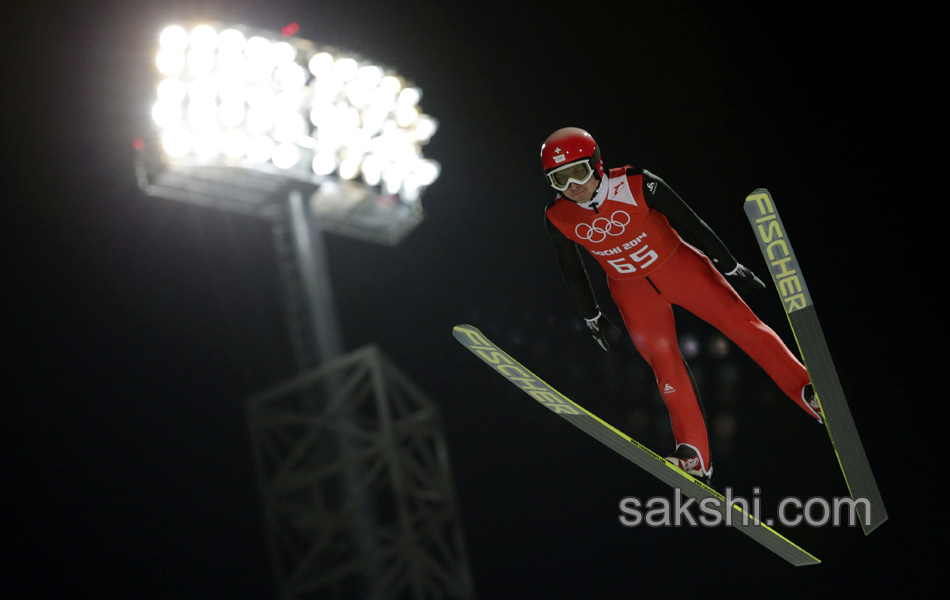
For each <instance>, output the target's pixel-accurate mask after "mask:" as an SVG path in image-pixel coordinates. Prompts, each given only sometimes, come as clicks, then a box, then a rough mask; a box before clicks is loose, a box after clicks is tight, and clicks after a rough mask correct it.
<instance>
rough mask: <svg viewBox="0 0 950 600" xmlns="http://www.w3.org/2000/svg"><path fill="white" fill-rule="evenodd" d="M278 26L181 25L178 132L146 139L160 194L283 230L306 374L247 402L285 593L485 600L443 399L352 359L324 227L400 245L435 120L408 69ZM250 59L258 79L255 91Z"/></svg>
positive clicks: (287, 287)
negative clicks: (469, 547) (461, 506)
mask: <svg viewBox="0 0 950 600" xmlns="http://www.w3.org/2000/svg"><path fill="white" fill-rule="evenodd" d="M268 36H269V34H267V32H260V31H250V30H248V29H246V28H242V27H230V28H226V29H223V30H216V29H215V28H214V27H210V26H208V25H198V26H195V27H194V28H193V29H192V30H191V32H190V33H189V32H187V31H186V30H185V29H184V28H182V27H178V26H173V27H170V28H168V29H166V30H165V31H164V32H163V33H162V36H161V50H160V51H159V53H158V59H157V64H158V66H159V69H160V70H161V71H162V73H163V75H164V76H165V79H164V80H163V81H162V83H161V84H160V85H159V86H158V96H159V99H158V102H157V103H156V105H155V108H154V109H153V116H154V117H155V119H156V122H157V123H158V124H159V125H160V129H162V131H161V132H160V134H159V135H158V136H156V137H149V138H148V139H145V138H143V139H139V140H137V141H136V143H135V146H136V149H137V150H138V154H137V160H136V173H137V177H138V183H139V187H140V188H141V189H142V190H143V191H144V192H145V193H146V194H147V195H149V196H154V197H160V198H167V199H173V200H178V201H182V202H188V203H191V204H199V205H202V206H207V207H210V208H213V209H218V210H224V211H229V212H237V213H241V214H245V215H250V216H253V217H256V218H260V219H261V220H263V221H265V222H266V223H268V224H269V225H270V227H271V231H272V234H273V241H274V250H275V256H276V259H277V263H278V268H279V270H280V275H281V284H282V286H283V292H284V299H285V301H286V307H287V316H288V326H289V333H290V342H291V345H292V347H293V351H294V357H295V360H296V365H295V367H296V368H295V371H296V375H295V376H293V377H291V378H290V379H288V380H287V381H284V382H280V383H278V384H276V385H274V386H273V387H271V388H270V389H266V390H262V391H259V392H256V393H254V394H252V395H250V396H249V397H248V398H247V400H246V413H247V422H248V427H249V430H250V435H251V440H252V448H253V452H254V462H255V464H256V467H257V473H258V477H259V485H260V491H261V496H262V503H263V508H264V517H265V523H266V525H267V532H266V535H267V541H268V545H269V548H270V554H271V559H272V565H273V571H274V575H275V578H276V582H277V587H278V590H279V593H280V597H281V599H282V600H305V599H307V600H309V599H314V600H317V599H319V600H324V599H326V600H349V599H351V598H352V599H360V600H364V599H366V600H371V599H387V600H400V599H403V598H405V599H407V600H408V599H412V600H422V599H430V598H431V599H436V598H438V599H459V600H463V599H465V600H467V599H472V598H474V586H473V583H472V577H471V573H470V569H469V566H468V560H467V556H466V552H465V546H464V543H463V536H462V529H461V524H460V519H459V515H458V510H457V504H456V498H455V493H454V488H453V484H452V477H451V471H450V468H449V461H448V455H447V452H446V444H445V440H444V437H443V433H442V423H441V417H440V414H439V410H438V407H437V405H436V404H435V403H434V402H432V401H431V400H430V399H428V398H426V396H425V395H424V394H423V393H422V392H421V391H420V389H419V388H418V387H416V386H415V385H414V384H413V383H412V382H411V381H410V380H409V379H408V378H407V377H406V376H405V375H403V374H402V373H401V372H400V371H399V370H398V369H397V368H396V367H395V366H394V365H393V364H392V363H391V362H389V361H388V360H387V359H386V358H385V357H384V356H383V355H382V353H381V352H380V350H379V349H378V348H376V347H375V346H368V347H365V348H362V349H359V350H356V351H354V352H351V353H349V354H344V352H343V347H344V346H343V342H342V339H341V337H342V336H341V334H340V328H339V324H338V321H337V317H336V314H335V310H334V302H333V293H332V290H331V286H330V278H329V272H328V268H327V257H326V251H325V247H324V243H323V238H322V235H323V232H324V231H331V232H334V233H338V234H341V235H347V236H351V237H357V238H361V239H365V240H370V241H374V242H378V243H381V244H385V245H395V244H397V243H399V241H400V240H401V239H402V238H403V237H404V236H405V235H407V234H408V233H409V232H410V231H411V230H412V229H413V228H414V227H415V226H416V225H418V224H419V222H420V221H421V219H422V209H421V205H420V203H419V194H420V193H421V190H422V189H424V188H425V187H426V186H427V185H429V184H430V183H431V182H432V181H433V180H434V178H435V177H437V173H438V166H437V163H434V161H430V160H427V159H423V158H422V157H421V152H420V151H419V148H418V147H419V146H421V144H423V143H425V141H427V140H428V136H430V135H431V134H432V132H433V131H434V120H433V119H431V117H428V116H426V115H423V114H421V113H420V112H419V110H418V107H417V105H416V103H417V102H418V98H419V94H420V92H419V91H418V89H417V88H413V87H411V86H408V85H407V84H406V83H405V81H404V80H402V79H401V78H399V77H398V76H396V75H395V74H392V73H389V74H387V72H386V71H385V70H383V69H382V68H380V67H376V66H374V65H369V64H366V63H364V62H362V59H360V60H357V59H355V58H352V57H348V56H345V55H341V54H340V53H339V52H338V51H335V50H333V49H324V48H316V47H315V46H314V45H313V44H312V43H310V42H306V41H305V40H299V39H296V38H291V39H289V40H288V39H280V38H279V37H274V36H270V37H268ZM268 61H270V62H268ZM234 65H246V67H247V68H248V71H247V73H246V76H245V75H242V76H241V77H244V78H245V79H246V80H252V79H253V80H254V81H255V82H256V83H255V84H254V86H253V89H251V90H250V91H245V92H246V94H247V95H246V98H244V97H242V96H241V94H244V93H245V92H240V91H239V93H238V92H235V89H238V88H240V86H241V85H244V84H242V83H241V81H240V80H241V77H238V78H237V79H233V77H234V76H235V75H236V74H237V73H236V72H235V70H234ZM361 65H362V66H361ZM215 69H219V70H220V69H223V70H220V72H216V71H215ZM222 82H230V83H227V85H225V83H222ZM214 85H221V86H222V87H221V88H220V89H219V90H217V91H214V90H213V89H212V88H213V86H214ZM268 86H273V89H270V90H269V91H268ZM301 86H302V87H301ZM373 86H377V87H375V88H374V87H373ZM209 90H210V91H209ZM211 92H214V93H211ZM235 94H237V99H238V102H237V105H235V103H234V102H235V100H234V96H235ZM368 99H372V102H369V100H368ZM387 99H388V100H387ZM290 100H292V101H293V102H296V103H297V104H293V105H292V106H290V105H288V104H287V103H288V101H290ZM214 102H220V104H219V105H218V106H217V109H215V108H214ZM242 102H243V104H242ZM362 102H368V103H367V104H360V103H362ZM176 103H177V104H176ZM276 108H280V109H281V110H283V111H285V112H283V113H280V114H278V113H273V112H268V111H272V110H274V109H276ZM215 111H217V112H215ZM242 111H243V112H242ZM216 115H218V116H216ZM218 117H220V118H221V120H222V123H224V122H225V121H227V123H226V125H227V127H228V128H229V129H227V131H219V130H218V127H219V125H216V124H215V120H216V119H217V118H218ZM354 119H355V120H354ZM308 120H309V121H312V125H307V121H308ZM209 123H210V125H209ZM262 123H263V124H264V125H262ZM341 124H349V126H351V127H353V128H354V129H351V130H349V132H348V133H347V132H344V131H342V130H341V129H340V125H341ZM271 126H272V127H273V128H272V129H267V128H268V127H271ZM288 128H289V129H288ZM288 132H290V133H288ZM235 140H238V141H240V140H243V142H241V143H240V144H235V143H234V141H235ZM242 144H243V145H242ZM311 165H312V170H308V169H309V167H310V166H311ZM387 165H388V166H387ZM358 172H361V173H362V176H363V180H362V181H358V180H356V179H355V176H356V173H358Z"/></svg>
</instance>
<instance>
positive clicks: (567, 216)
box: [545, 167, 816, 474]
mask: <svg viewBox="0 0 950 600" xmlns="http://www.w3.org/2000/svg"><path fill="white" fill-rule="evenodd" d="M600 186H601V187H600V188H598V191H597V193H596V194H595V197H594V199H592V200H591V201H590V202H589V203H588V204H586V205H581V204H577V203H575V202H572V201H570V200H568V199H566V198H564V197H561V196H559V197H558V198H557V199H556V200H555V201H554V202H553V203H552V204H551V205H549V206H548V208H547V209H546V211H545V215H546V218H547V222H548V230H549V232H550V233H551V235H552V239H553V240H554V241H555V247H556V248H557V249H558V256H559V259H560V261H561V267H562V271H563V272H564V275H565V280H566V281H567V283H568V286H569V287H570V288H571V292H572V295H573V296H574V298H575V301H576V302H577V303H578V307H579V308H580V309H581V313H582V315H583V316H584V317H585V318H588V319H591V318H593V317H595V316H596V315H597V314H598V313H599V308H597V304H596V300H594V298H593V291H592V290H591V289H590V284H589V281H588V280H587V278H586V272H584V276H583V278H581V277H579V276H578V273H579V271H578V270H577V269H578V265H577V262H576V261H580V255H579V254H578V253H577V250H576V247H577V246H575V245H579V246H580V247H583V248H585V249H586V250H587V251H588V252H589V253H590V254H591V255H592V256H593V257H594V258H595V259H597V261H598V262H599V263H600V265H601V267H603V269H604V271H605V272H606V273H607V281H608V285H609V289H610V293H611V295H612V296H613V299H614V301H615V302H616V304H617V307H618V308H619V309H620V313H621V315H622V316H623V321H624V325H625V326H626V328H627V331H628V332H629V334H630V337H631V339H632V340H633V343H634V345H635V346H636V348H637V350H638V351H639V352H640V354H641V355H642V356H643V358H644V359H645V360H646V361H647V363H649V365H650V366H651V367H652V369H653V372H654V374H655V376H656V383H657V386H658V388H659V390H660V394H661V395H662V398H663V401H664V402H665V403H666V406H667V408H668V409H669V412H670V420H671V422H672V426H673V435H674V437H675V439H676V444H677V447H679V445H681V444H686V445H688V446H690V447H691V448H692V449H693V450H695V451H696V453H697V454H698V456H699V457H700V460H701V461H702V468H703V471H704V472H706V473H707V474H708V473H709V472H710V471H711V467H712V463H711V457H710V453H709V440H708V435H707V431H706V424H705V421H704V418H703V412H702V409H701V407H700V403H699V399H698V394H697V391H696V390H695V389H694V385H693V381H692V379H691V377H690V374H689V370H688V368H687V366H686V362H685V360H684V359H683V356H682V354H681V353H680V350H679V343H678V340H677V337H676V327H675V323H674V320H673V310H672V305H674V304H675V305H678V306H681V307H683V308H685V309H686V310H688V311H690V312H691V313H693V314H695V315H696V316H698V317H700V318H701V319H703V320H704V321H706V322H708V323H709V324H711V325H712V326H713V327H715V328H716V329H718V330H719V331H721V332H722V333H723V334H724V335H726V336H727V337H728V338H729V339H730V340H732V341H733V342H734V343H735V344H737V345H738V346H739V347H740V348H742V350H743V351H745V352H746V353H747V354H748V355H749V356H750V357H752V358H753V360H755V361H756V362H757V363H758V364H759V365H760V366H761V367H762V368H763V369H764V370H765V371H766V372H767V373H768V374H769V376H770V377H771V378H772V379H773V380H774V381H775V383H776V384H778V386H779V387H780V388H781V389H782V391H784V392H785V394H787V395H788V396H789V397H790V398H791V399H792V400H794V401H795V402H796V403H798V404H799V406H801V407H802V408H803V409H804V410H806V411H807V412H808V413H809V414H810V415H812V416H816V415H815V413H814V412H813V411H812V410H811V409H810V408H809V407H808V405H807V403H806V402H805V401H804V400H803V398H802V388H803V387H804V386H805V385H806V384H808V382H809V377H808V373H807V372H806V370H805V367H804V366H803V365H802V364H801V362H799V361H798V359H797V358H796V357H795V356H794V355H793V354H792V353H791V352H790V351H789V349H788V348H787V347H786V346H785V344H784V343H783V342H782V340H781V339H780V338H779V337H778V335H776V333H775V332H774V331H773V330H772V329H770V328H769V327H768V326H767V325H765V324H764V323H763V322H762V321H760V320H759V319H758V317H756V316H755V314H753V312H752V310H751V309H750V308H749V307H748V306H747V305H746V303H745V302H744V301H743V300H742V298H740V297H739V295H738V294H737V293H736V291H735V290H734V289H733V288H732V286H731V285H729V283H728V282H727V281H726V279H725V278H724V277H723V275H722V274H721V273H720V272H719V271H718V270H717V269H716V268H715V267H714V266H713V261H715V262H716V263H717V264H719V265H720V268H722V269H723V270H724V271H725V272H729V271H730V270H732V269H733V268H735V266H736V265H738V263H737V262H736V261H735V259H734V258H732V256H731V255H730V254H729V252H728V250H726V248H725V246H724V245H723V244H722V242H720V241H719V239H718V238H717V237H716V236H715V234H714V233H713V232H712V230H710V229H709V228H708V226H707V225H706V224H705V223H703V222H702V221H701V220H700V219H699V218H698V217H696V216H695V213H693V212H692V210H690V209H689V207H687V206H686V205H685V203H683V202H682V200H680V199H679V197H678V196H676V195H675V193H673V192H672V190H671V189H670V188H669V187H668V186H667V185H666V184H665V183H664V182H663V181H662V180H661V179H659V178H657V177H655V176H654V175H652V174H650V173H649V172H647V171H636V170H634V169H632V168H629V167H627V168H621V169H612V170H610V172H609V175H608V177H606V178H605V179H604V180H603V181H602V182H601V184H600ZM604 186H606V188H605V187H604ZM664 195H665V196H664ZM660 198H664V199H663V200H660ZM657 205H660V206H664V207H668V210H667V212H669V213H671V214H670V215H669V216H670V217H673V216H675V217H676V220H677V221H678V222H677V225H682V226H683V228H684V229H687V230H688V232H689V233H690V234H692V235H691V236H690V237H691V238H695V239H696V240H697V241H700V244H699V245H700V247H703V249H704V250H705V251H706V252H707V254H709V255H710V256H712V257H713V259H712V260H710V257H709V256H707V255H706V254H703V253H701V252H699V251H698V250H697V249H696V248H694V247H693V246H691V245H690V244H687V243H686V242H684V241H683V239H682V238H681V237H680V235H679V234H678V233H677V231H676V230H675V229H674V228H673V227H672V226H671V225H670V219H668V216H667V214H664V213H663V212H661V211H660V210H659V209H658V208H657ZM552 226H553V229H552ZM569 242H573V243H569ZM702 242H705V243H702ZM570 246H574V248H573V251H572V250H571V249H570ZM704 246H705V247H704ZM572 254H573V256H572ZM580 271H584V269H583V266H582V265H581V266H580ZM581 280H583V281H581ZM584 283H586V289H584Z"/></svg>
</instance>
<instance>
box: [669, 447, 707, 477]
mask: <svg viewBox="0 0 950 600" xmlns="http://www.w3.org/2000/svg"><path fill="white" fill-rule="evenodd" d="M666 460H667V461H668V462H670V463H671V464H672V465H673V466H674V467H676V468H677V469H679V470H681V471H683V472H684V473H686V474H687V475H689V476H690V477H693V478H694V479H698V480H699V481H701V482H703V483H704V484H706V485H708V486H711V485H712V483H711V482H712V465H710V466H709V472H708V473H705V472H703V461H702V460H700V458H699V455H698V454H696V451H695V450H693V449H692V448H690V447H689V446H687V445H685V444H680V445H678V446H677V447H676V451H675V452H673V454H671V455H670V456H667V457H666Z"/></svg>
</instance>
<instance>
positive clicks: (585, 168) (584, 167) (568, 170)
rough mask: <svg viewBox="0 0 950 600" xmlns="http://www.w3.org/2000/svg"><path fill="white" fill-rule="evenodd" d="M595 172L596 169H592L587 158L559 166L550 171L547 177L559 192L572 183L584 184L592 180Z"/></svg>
mask: <svg viewBox="0 0 950 600" xmlns="http://www.w3.org/2000/svg"><path fill="white" fill-rule="evenodd" d="M593 174H594V170H593V169H591V167H590V163H589V162H588V161H587V160H586V159H585V160H581V161H578V162H574V163H571V164H568V165H564V166H563V167H558V168H556V169H554V170H553V171H551V172H549V173H548V175H547V177H548V183H550V184H551V187H553V188H554V189H556V190H557V191H559V192H563V191H564V190H566V189H567V188H568V186H569V185H571V184H572V183H576V184H577V185H584V184H585V183H587V182H588V181H589V180H590V178H591V175H593Z"/></svg>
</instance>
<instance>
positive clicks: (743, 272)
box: [726, 264, 765, 292]
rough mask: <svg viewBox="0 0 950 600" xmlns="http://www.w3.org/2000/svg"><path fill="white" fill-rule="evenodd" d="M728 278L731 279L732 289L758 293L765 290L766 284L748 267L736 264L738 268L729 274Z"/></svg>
mask: <svg viewBox="0 0 950 600" xmlns="http://www.w3.org/2000/svg"><path fill="white" fill-rule="evenodd" d="M726 277H728V278H729V282H730V283H732V287H734V288H736V289H737V290H739V291H743V292H757V291H759V290H764V289H765V284H764V283H762V280H761V279H759V278H758V277H756V276H755V274H754V273H753V272H752V271H751V270H750V269H749V268H748V267H746V266H743V265H742V264H736V268H735V269H733V270H732V271H731V272H730V273H727V274H726Z"/></svg>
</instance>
